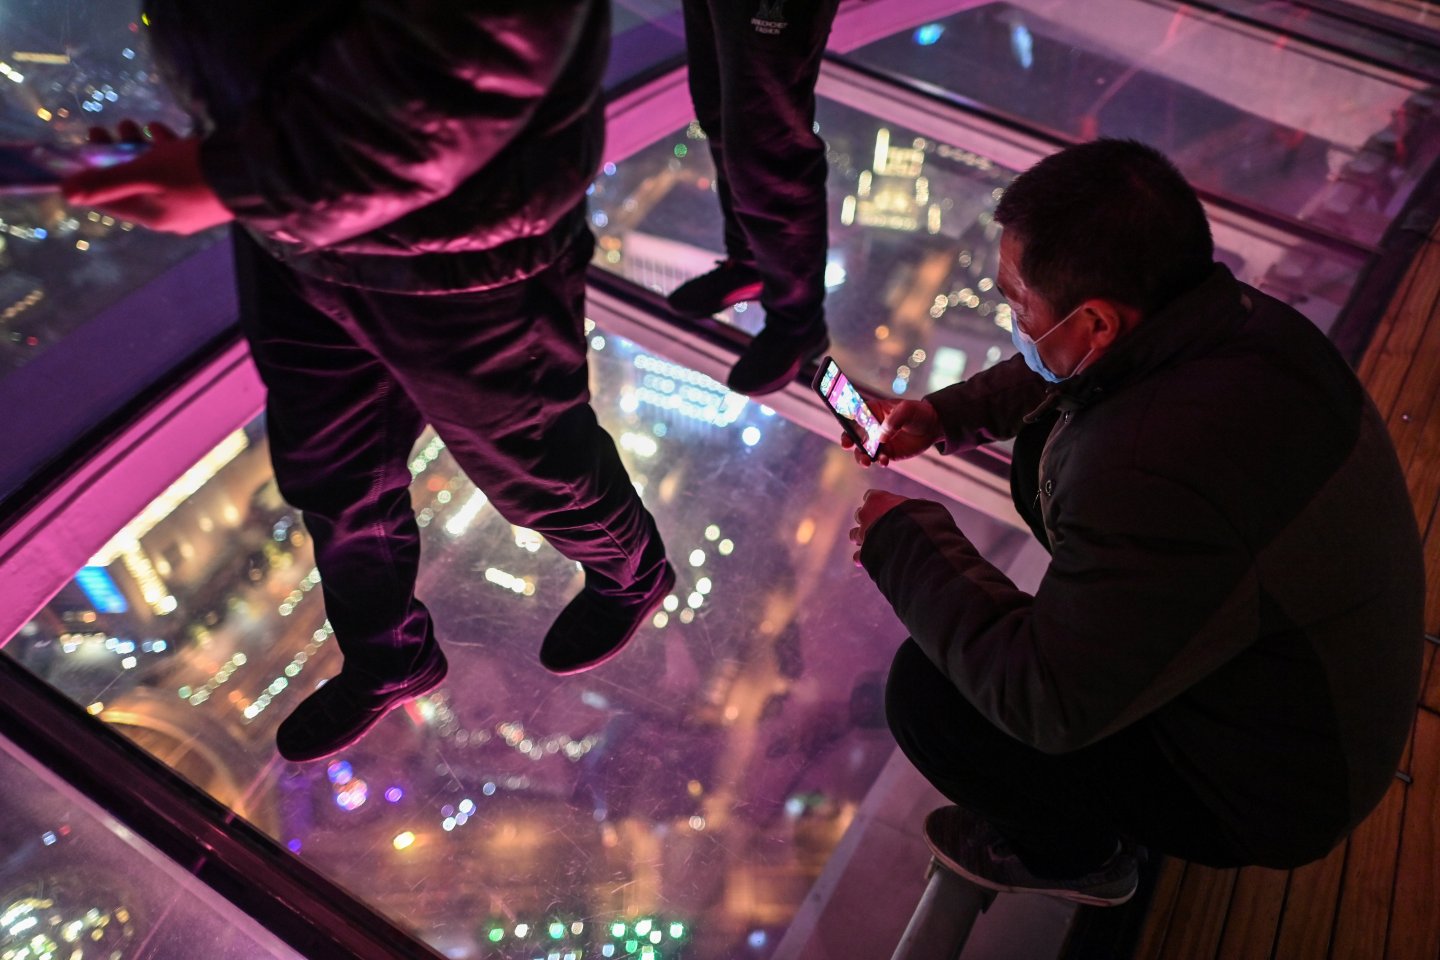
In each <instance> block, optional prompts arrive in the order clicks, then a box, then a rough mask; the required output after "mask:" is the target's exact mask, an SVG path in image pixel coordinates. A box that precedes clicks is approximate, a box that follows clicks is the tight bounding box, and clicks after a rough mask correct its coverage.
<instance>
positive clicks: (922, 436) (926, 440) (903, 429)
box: [840, 397, 945, 467]
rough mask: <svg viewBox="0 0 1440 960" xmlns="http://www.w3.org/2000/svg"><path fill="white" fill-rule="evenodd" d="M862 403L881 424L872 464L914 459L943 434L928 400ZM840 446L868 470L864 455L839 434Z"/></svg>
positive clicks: (844, 435)
mask: <svg viewBox="0 0 1440 960" xmlns="http://www.w3.org/2000/svg"><path fill="white" fill-rule="evenodd" d="M865 402H866V403H867V404H868V405H869V407H870V409H871V411H873V412H874V414H875V416H876V417H877V418H878V419H879V420H880V421H881V423H880V453H879V455H878V456H877V457H876V458H875V462H876V463H878V464H880V466H882V467H886V466H889V465H890V461H891V460H908V459H909V458H910V457H917V456H919V455H920V454H922V453H924V452H925V451H926V450H929V449H930V448H931V447H933V446H934V445H935V444H936V442H938V441H939V440H940V439H941V438H942V437H944V436H945V431H944V429H943V428H941V426H940V414H938V413H937V412H936V411H935V407H934V406H932V405H931V403H930V401H929V400H882V399H871V398H869V397H867V398H866V400H865ZM840 446H842V447H844V448H845V449H846V450H850V449H854V450H855V462H856V463H858V464H860V466H862V467H868V466H870V459H869V458H868V457H867V456H865V451H863V450H860V449H858V448H856V447H855V441H854V440H851V439H850V435H849V434H842V435H841V437H840Z"/></svg>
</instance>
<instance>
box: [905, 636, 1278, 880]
mask: <svg viewBox="0 0 1440 960" xmlns="http://www.w3.org/2000/svg"><path fill="white" fill-rule="evenodd" d="M885 706H886V713H887V716H888V718H889V721H890V729H891V730H892V731H893V732H894V734H895V739H896V741H897V742H898V743H899V744H900V748H901V749H902V750H903V751H904V752H905V755H906V756H907V757H909V758H910V762H911V763H913V764H914V765H915V767H916V769H918V770H919V771H920V772H921V773H922V774H924V776H925V779H927V780H929V781H930V782H931V783H932V784H934V785H935V788H936V789H937V790H939V791H940V792H941V793H943V794H945V796H947V797H948V798H950V799H951V800H952V801H954V802H955V803H957V804H959V805H961V806H963V807H965V808H967V809H969V810H972V811H974V812H975V813H977V814H979V815H980V816H982V817H984V818H985V819H987V820H989V821H990V822H991V823H992V824H993V825H994V826H995V827H996V829H997V830H999V832H1000V833H1001V835H1002V836H1004V837H1005V838H1006V839H1007V840H1008V841H1010V843H1011V845H1012V846H1013V847H1014V848H1015V853H1016V854H1017V855H1018V856H1019V857H1020V859H1021V862H1023V863H1024V864H1025V866H1026V867H1027V868H1029V869H1030V870H1031V871H1032V872H1034V873H1035V874H1037V875H1039V876H1045V877H1070V876H1077V875H1079V874H1082V873H1085V872H1086V871H1088V870H1090V869H1093V868H1094V867H1097V866H1099V865H1100V864H1101V863H1103V862H1104V861H1105V860H1106V859H1107V858H1109V856H1110V855H1111V854H1112V853H1113V852H1114V850H1115V843H1116V841H1117V840H1119V839H1122V838H1123V839H1125V840H1129V841H1132V842H1135V843H1138V844H1140V845H1141V846H1144V847H1146V848H1147V849H1150V850H1153V851H1156V852H1160V853H1165V854H1170V855H1173V856H1177V857H1181V858H1183V859H1185V860H1190V861H1193V862H1196V863H1203V864H1208V865H1210V866H1216V867H1232V866H1239V865H1241V864H1244V863H1248V862H1250V860H1249V858H1248V857H1247V856H1246V854H1245V853H1244V852H1243V851H1242V850H1241V849H1240V847H1239V846H1238V845H1237V844H1236V843H1235V842H1234V841H1233V840H1231V839H1230V837H1229V836H1228V835H1227V833H1226V831H1225V829H1224V828H1223V827H1222V825H1221V824H1220V822H1219V821H1218V820H1217V819H1216V817H1215V816H1214V814H1212V813H1211V812H1210V811H1209V810H1208V809H1207V808H1206V807H1205V806H1204V805H1203V804H1202V803H1201V802H1200V800H1199V799H1198V798H1197V797H1196V796H1195V794H1194V791H1193V790H1192V789H1191V788H1190V787H1189V785H1187V784H1186V783H1185V782H1184V781H1183V780H1182V779H1181V778H1180V777H1179V776H1178V775H1177V774H1176V773H1175V772H1174V770H1173V768H1172V767H1171V765H1170V761H1169V760H1167V759H1166V758H1165V756H1164V754H1163V753H1162V752H1161V751H1160V749H1159V747H1158V746H1157V745H1156V743H1155V740H1154V738H1153V737H1152V735H1151V733H1150V730H1149V727H1148V724H1146V723H1145V722H1144V721H1142V722H1140V723H1137V724H1134V725H1132V726H1130V727H1127V728H1126V729H1124V730H1121V731H1120V732H1119V733H1116V734H1114V735H1112V736H1110V737H1107V738H1105V739H1104V740H1101V741H1099V742H1097V743H1094V744H1091V745H1090V746H1088V747H1085V748H1083V749H1080V750H1076V751H1074V752H1071V753H1065V754H1046V753H1041V752H1040V751H1039V750H1036V749H1034V748H1032V747H1029V746H1027V745H1025V744H1023V743H1021V742H1020V741H1018V740H1016V739H1015V738H1013V737H1011V736H1010V735H1009V734H1006V733H1004V732H1003V731H1001V730H1000V729H999V728H997V727H996V726H995V725H994V724H992V723H990V721H989V720H987V719H985V717H984V716H982V715H981V714H980V712H979V711H978V710H976V709H975V708H974V707H973V706H971V704H970V701H968V700H966V699H965V698H964V697H963V696H962V695H961V694H960V691H959V690H957V689H956V688H955V685H954V684H952V683H951V682H950V680H949V679H948V678H947V677H946V676H945V675H944V674H943V673H941V672H940V670H939V669H938V668H936V666H935V665H934V664H932V663H931V662H930V660H929V659H928V658H927V657H926V656H925V654H924V653H923V652H922V651H921V649H920V646H919V645H918V644H916V643H915V641H913V640H906V641H905V643H904V644H902V645H901V647H900V650H899V652H898V653H896V655H895V661H894V663H893V664H892V665H891V667H890V680H889V684H888V687H887V689H886V704H885Z"/></svg>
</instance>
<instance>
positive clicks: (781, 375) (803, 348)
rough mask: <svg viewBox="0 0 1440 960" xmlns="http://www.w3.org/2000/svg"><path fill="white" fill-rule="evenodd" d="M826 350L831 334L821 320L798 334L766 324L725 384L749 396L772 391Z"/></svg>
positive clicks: (788, 380)
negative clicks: (826, 330)
mask: <svg viewBox="0 0 1440 960" xmlns="http://www.w3.org/2000/svg"><path fill="white" fill-rule="evenodd" d="M829 349H830V336H829V334H827V333H826V332H825V325H824V324H823V323H821V324H818V325H812V326H809V327H806V328H805V329H804V330H803V331H801V332H799V333H796V332H793V331H790V330H783V329H777V328H776V327H775V326H774V325H772V324H766V325H765V326H764V327H763V328H761V330H760V332H759V333H757V334H755V336H754V337H753V338H752V339H751V341H750V346H748V347H746V348H745V352H744V353H742V354H740V359H739V360H737V361H735V366H733V367H731V368H730V376H729V377H727V378H726V380H725V385H726V386H727V387H729V388H730V389H731V390H734V391H735V392H736V393H743V394H745V395H746V396H751V397H758V396H760V395H761V394H766V393H774V392H775V391H776V390H779V389H781V388H782V387H784V386H785V384H787V383H789V382H790V381H791V380H794V379H795V376H796V374H798V373H799V372H800V368H801V367H803V366H805V364H807V363H809V362H810V361H811V360H814V359H816V358H817V357H820V356H821V355H823V354H824V353H825V351H827V350H829Z"/></svg>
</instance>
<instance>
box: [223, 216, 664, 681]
mask: <svg viewBox="0 0 1440 960" xmlns="http://www.w3.org/2000/svg"><path fill="white" fill-rule="evenodd" d="M235 234H236V240H235V246H236V272H237V277H238V281H239V289H240V303H241V317H242V324H243V326H244V329H245V333H246V336H247V337H248V338H249V340H250V346H251V350H252V352H253V354H254V358H255V363H256V366H257V367H258V368H259V371H260V375H261V378H262V379H263V380H264V382H265V386H266V388H267V391H268V397H267V401H266V415H267V428H268V432H269V438H270V455H271V459H272V461H273V463H274V467H275V477H276V480H277V481H278V483H279V487H280V492H281V494H282V495H283V496H284V497H285V499H286V500H287V501H289V503H290V504H292V505H293V506H295V507H297V508H298V509H300V510H301V511H302V512H303V514H304V518H305V526H306V528H307V529H308V530H309V532H310V536H311V539H312V541H313V543H314V548H315V562H316V566H317V567H318V569H319V571H320V576H321V586H322V589H323V590H324V597H325V606H326V613H327V614H328V615H329V618H330V623H331V626H332V627H333V628H334V630H335V636H336V638H337V640H338V641H339V644H340V648H341V650H342V651H343V653H344V655H345V669H346V670H347V671H356V672H358V673H359V674H361V675H362V676H364V677H366V678H369V679H372V680H373V681H375V682H376V683H377V684H378V685H380V686H381V687H383V686H384V685H385V683H386V682H387V681H390V682H394V681H395V680H397V679H399V678H403V677H404V676H405V675H406V674H407V672H408V671H409V670H410V668H411V667H412V665H413V664H415V663H416V661H417V658H418V656H419V654H420V652H421V651H422V649H423V648H424V647H425V645H426V644H427V643H429V642H431V641H432V638H433V636H434V627H433V625H432V623H431V620H430V614H429V612H428V611H427V610H426V609H425V606H424V604H422V603H421V602H420V601H419V600H418V599H416V597H415V581H416V574H417V571H418V566H419V560H420V536H419V533H420V531H419V527H418V525H417V524H416V521H415V515H414V511H413V509H412V507H411V500H410V479H411V476H410V469H409V462H410V453H411V450H412V448H413V446H414V444H415V441H416V439H417V438H418V437H419V435H420V433H421V431H422V429H423V428H424V426H425V424H426V423H429V424H431V425H433V426H434V428H435V430H436V432H437V433H438V434H439V436H440V437H441V439H442V440H444V442H445V444H446V446H447V448H448V449H449V451H450V453H451V454H452V455H453V456H454V458H455V460H456V461H457V462H458V463H459V465H460V467H461V468H462V469H463V470H464V471H465V473H466V474H467V475H468V476H469V477H470V479H471V480H473V481H474V482H475V484H476V485H477V486H478V487H479V488H480V489H481V490H483V491H484V493H485V494H486V496H487V497H488V498H489V500H490V503H491V504H493V505H494V507H495V508H496V509H497V510H498V511H499V512H500V514H501V515H502V516H503V517H504V518H505V519H506V520H508V521H510V522H511V523H514V524H518V525H520V526H525V527H529V528H531V529H533V530H535V531H537V532H539V533H541V534H543V535H544V536H545V538H546V539H547V540H549V541H550V543H551V544H552V545H554V546H555V547H556V548H557V549H558V550H559V551H560V552H561V553H562V554H564V555H565V556H566V557H569V558H570V559H572V560H576V561H579V562H580V563H581V564H582V565H583V566H584V568H585V575H586V583H587V585H588V586H590V587H593V588H595V589H597V590H600V591H602V592H605V593H610V594H617V595H629V594H630V593H632V592H633V593H643V592H644V591H645V590H647V589H649V588H650V587H651V586H652V585H653V583H654V579H655V577H657V576H658V575H659V573H660V570H661V567H662V565H663V563H664V547H663V545H662V543H661V540H660V535H659V533H658V531H657V530H656V528H655V521H654V519H653V518H652V517H651V516H650V514H649V512H647V511H646V509H645V507H644V506H643V505H642V504H641V502H640V498H639V496H638V495H637V494H636V492H635V489H634V487H633V486H632V485H631V483H630V478H629V477H628V476H627V475H626V472H625V468H624V466H623V465H622V464H621V462H620V458H619V455H618V454H617V453H616V450H615V444H614V442H613V441H612V440H611V438H610V436H609V434H607V433H606V432H605V431H604V430H603V429H601V427H600V425H599V424H598V423H597V422H596V420H595V414H594V411H593V410H591V408H590V404H589V397H590V393H589V385H588V372H587V366H586V341H585V335H584V328H583V324H584V297H585V287H584V271H585V265H586V263H587V262H588V260H589V256H590V251H591V249H592V246H593V239H592V238H591V237H590V235H589V234H588V233H586V234H583V235H581V236H578V237H577V238H576V240H575V242H574V243H573V244H572V245H571V247H570V248H569V249H568V250H567V252H566V254H565V255H564V256H563V257H562V258H561V260H560V261H559V262H557V263H555V264H552V265H551V266H550V267H548V268H546V269H545V270H543V271H541V272H540V273H539V274H537V275H535V276H533V277H531V278H529V279H527V280H524V281H521V282H518V283H514V284H509V285H506V286H503V287H499V288H496V289H492V290H484V291H477V292H465V293H453V294H442V295H416V294H403V293H385V292H379V291H375V290H367V289H362V288H358V287H349V286H343V285H340V284H335V283H328V282H325V281H322V280H318V279H315V278H313V277H309V276H305V275H302V274H300V273H298V272H296V271H293V270H291V269H289V268H287V267H285V266H284V265H283V264H281V263H279V262H277V261H276V260H275V259H274V258H272V257H271V256H269V255H268V254H267V253H266V252H265V251H263V250H262V249H260V248H259V247H258V246H257V245H256V244H255V242H254V241H253V240H251V239H250V238H249V237H247V236H246V235H245V234H244V233H243V231H238V230H237V231H236V232H235ZM538 639H539V638H537V643H538Z"/></svg>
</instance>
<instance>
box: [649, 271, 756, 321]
mask: <svg viewBox="0 0 1440 960" xmlns="http://www.w3.org/2000/svg"><path fill="white" fill-rule="evenodd" d="M715 264H716V266H715V269H714V270H711V271H710V272H709V273H702V274H701V275H700V276H698V277H692V278H691V279H689V280H686V281H685V282H684V283H682V284H680V286H678V287H676V288H675V289H674V290H672V291H670V295H669V296H668V297H666V300H667V301H669V303H670V309H671V310H674V311H675V312H676V313H678V314H679V315H680V316H682V317H686V318H688V319H690V320H698V319H700V318H701V317H710V316H714V315H715V314H717V313H719V312H720V311H721V310H724V309H725V308H726V307H733V306H735V304H737V303H744V302H745V301H746V300H758V299H760V291H761V290H762V289H764V286H765V284H764V282H763V281H762V280H761V279H760V271H758V270H756V269H755V267H754V265H753V264H748V263H741V262H740V261H738V260H717V261H715Z"/></svg>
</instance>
